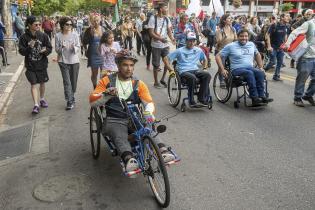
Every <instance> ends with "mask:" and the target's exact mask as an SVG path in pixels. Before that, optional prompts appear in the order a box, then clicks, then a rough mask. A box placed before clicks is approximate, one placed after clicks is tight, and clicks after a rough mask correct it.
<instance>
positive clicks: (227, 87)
mask: <svg viewBox="0 0 315 210" xmlns="http://www.w3.org/2000/svg"><path fill="white" fill-rule="evenodd" d="M221 78H223V76H222V77H221V76H220V73H219V72H217V73H216V74H215V76H214V79H213V91H214V95H215V97H216V98H217V100H218V101H219V102H221V103H225V102H227V101H228V100H229V99H230V98H231V95H232V86H231V82H232V78H231V75H230V73H229V78H228V79H225V78H223V79H221Z"/></svg>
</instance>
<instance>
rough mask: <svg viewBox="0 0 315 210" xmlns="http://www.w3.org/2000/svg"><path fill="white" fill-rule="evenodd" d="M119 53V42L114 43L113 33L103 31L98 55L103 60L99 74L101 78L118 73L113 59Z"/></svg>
mask: <svg viewBox="0 0 315 210" xmlns="http://www.w3.org/2000/svg"><path fill="white" fill-rule="evenodd" d="M120 51H121V47H120V45H119V42H114V33H113V32H112V31H105V32H104V33H103V36H102V38H101V41H100V53H101V55H102V56H103V59H104V63H103V67H102V72H101V77H102V78H103V77H104V76H108V75H109V74H111V73H114V72H117V71H118V68H117V65H116V63H115V57H116V54H117V53H118V52H120Z"/></svg>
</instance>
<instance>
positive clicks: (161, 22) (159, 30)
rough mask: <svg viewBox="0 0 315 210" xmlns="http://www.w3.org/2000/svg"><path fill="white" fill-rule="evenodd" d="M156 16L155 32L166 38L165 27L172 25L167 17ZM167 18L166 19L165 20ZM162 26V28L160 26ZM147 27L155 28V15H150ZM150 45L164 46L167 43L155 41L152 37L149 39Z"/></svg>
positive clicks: (155, 46) (166, 45)
mask: <svg viewBox="0 0 315 210" xmlns="http://www.w3.org/2000/svg"><path fill="white" fill-rule="evenodd" d="M156 17H157V24H156V29H155V32H156V33H157V34H160V35H161V36H162V37H163V38H167V36H168V35H167V28H170V27H171V26H172V24H171V21H170V19H169V18H168V17H162V18H160V17H158V16H156ZM166 19H167V20H166ZM162 27H163V28H162ZM148 28H153V30H154V28H155V16H154V15H152V16H151V18H150V20H149V23H148ZM151 46H152V47H154V48H165V47H168V46H169V45H168V43H163V42H161V41H157V40H155V39H152V41H151Z"/></svg>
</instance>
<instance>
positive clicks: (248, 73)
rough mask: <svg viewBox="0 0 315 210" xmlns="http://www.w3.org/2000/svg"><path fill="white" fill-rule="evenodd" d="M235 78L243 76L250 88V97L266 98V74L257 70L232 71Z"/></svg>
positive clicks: (240, 69) (241, 69)
mask: <svg viewBox="0 0 315 210" xmlns="http://www.w3.org/2000/svg"><path fill="white" fill-rule="evenodd" d="M232 75H233V76H243V77H244V78H245V81H246V82H247V85H248V87H249V97H251V98H257V97H265V87H264V85H265V73H264V72H263V71H261V70H259V69H255V68H253V67H252V68H239V69H234V70H233V71H232Z"/></svg>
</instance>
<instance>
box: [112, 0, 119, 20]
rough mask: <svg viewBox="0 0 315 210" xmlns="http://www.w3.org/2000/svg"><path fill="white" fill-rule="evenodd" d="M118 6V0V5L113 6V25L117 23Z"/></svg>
mask: <svg viewBox="0 0 315 210" xmlns="http://www.w3.org/2000/svg"><path fill="white" fill-rule="evenodd" d="M118 4H119V0H118V3H117V4H115V15H114V18H113V22H114V23H118V22H119V12H118Z"/></svg>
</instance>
